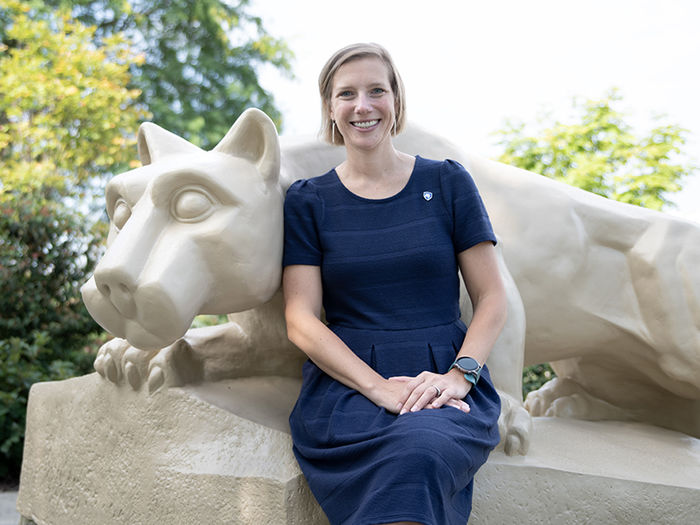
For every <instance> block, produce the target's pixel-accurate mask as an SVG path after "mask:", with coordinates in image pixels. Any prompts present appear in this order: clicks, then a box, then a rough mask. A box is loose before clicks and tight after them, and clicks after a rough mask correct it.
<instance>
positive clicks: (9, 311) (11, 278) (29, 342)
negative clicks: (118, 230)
mask: <svg viewBox="0 0 700 525" xmlns="http://www.w3.org/2000/svg"><path fill="white" fill-rule="evenodd" d="M86 230H87V225H86V222H85V221H82V220H80V219H78V218H76V217H75V215H74V214H73V213H72V212H71V211H70V210H67V209H66V207H65V206H63V205H61V204H60V203H59V202H51V201H47V200H43V199H41V198H36V196H34V195H31V194H25V195H23V196H22V197H20V198H16V199H13V200H12V201H4V202H2V201H0V312H1V314H2V315H0V479H3V478H6V477H10V478H14V477H16V476H17V474H18V473H19V468H20V465H21V458H22V442H23V438H24V424H25V410H26V403H27V397H28V393H29V388H30V387H31V385H32V384H33V383H35V382H37V381H47V380H57V379H65V378H67V377H71V376H74V375H79V374H84V373H86V372H88V371H89V370H90V369H91V365H92V360H93V359H94V348H95V344H94V340H95V339H97V338H98V337H100V336H99V335H98V333H99V331H100V330H99V327H98V326H97V325H96V323H95V322H94V321H93V320H92V318H91V317H90V315H89V314H88V312H87V310H86V309H85V306H84V305H83V303H82V301H81V300H80V294H79V287H80V285H81V284H82V283H83V282H84V281H85V278H86V275H88V274H89V273H90V272H91V271H92V268H93V266H94V263H95V261H96V258H97V255H98V248H97V243H96V241H94V240H91V239H94V237H92V236H90V235H88V232H87V231H86Z"/></svg>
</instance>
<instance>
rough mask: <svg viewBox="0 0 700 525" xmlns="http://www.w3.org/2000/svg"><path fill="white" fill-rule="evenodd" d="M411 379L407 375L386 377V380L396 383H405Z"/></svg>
mask: <svg viewBox="0 0 700 525" xmlns="http://www.w3.org/2000/svg"><path fill="white" fill-rule="evenodd" d="M411 379H413V378H412V377H408V376H393V377H390V378H388V381H394V382H396V383H407V382H409V381H410V380H411Z"/></svg>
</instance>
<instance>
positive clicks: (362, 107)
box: [355, 93, 372, 113]
mask: <svg viewBox="0 0 700 525" xmlns="http://www.w3.org/2000/svg"><path fill="white" fill-rule="evenodd" d="M355 100H356V103H355V112H356V113H367V112H369V111H372V102H371V99H370V97H369V95H368V94H367V93H359V94H358V95H357V98H356V99H355Z"/></svg>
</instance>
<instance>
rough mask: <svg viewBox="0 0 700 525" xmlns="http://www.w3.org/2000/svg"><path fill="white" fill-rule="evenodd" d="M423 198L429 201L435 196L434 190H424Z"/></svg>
mask: <svg viewBox="0 0 700 525" xmlns="http://www.w3.org/2000/svg"><path fill="white" fill-rule="evenodd" d="M423 198H424V199H425V200H427V201H429V200H430V199H432V198H433V192H432V191H424V192H423Z"/></svg>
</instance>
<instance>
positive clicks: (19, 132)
mask: <svg viewBox="0 0 700 525" xmlns="http://www.w3.org/2000/svg"><path fill="white" fill-rule="evenodd" d="M0 13H1V16H0V20H1V21H2V24H3V43H2V48H1V49H0V478H4V477H10V478H13V477H16V476H17V475H18V473H19V466H20V464H21V457H22V441H23V436H24V421H25V409H26V402H27V397H28V391H29V387H30V386H31V385H32V384H33V383H34V382H36V381H46V380H49V379H63V378H66V377H70V376H72V375H75V374H81V373H85V372H87V371H89V369H90V366H91V362H92V359H93V357H94V353H92V352H93V351H94V347H95V345H94V344H91V342H92V341H93V340H94V339H95V338H97V337H99V336H98V335H97V334H99V333H100V332H101V330H100V329H99V327H98V326H97V324H96V323H95V322H94V321H93V320H92V319H91V317H90V316H89V315H88V313H87V311H86V309H85V307H84V305H83V304H82V301H81V299H80V294H79V286H80V284H81V283H83V282H84V281H85V280H86V279H87V276H88V275H89V273H90V272H91V271H92V267H93V265H94V262H95V260H96V257H97V244H98V243H99V244H101V240H100V239H101V237H100V236H99V235H97V236H96V235H95V232H94V231H90V229H91V228H92V227H91V226H90V223H89V222H88V221H87V220H86V219H85V217H84V216H83V213H81V211H80V208H84V207H85V206H84V205H81V204H80V194H81V192H82V191H83V190H84V189H86V188H89V184H90V181H91V180H92V179H94V178H95V177H98V176H100V175H103V174H105V173H108V172H110V171H111V170H113V169H115V167H116V168H118V167H120V166H125V165H126V164H127V163H128V161H129V160H130V159H131V158H133V151H132V150H133V145H134V143H135V138H134V133H135V130H136V127H137V124H138V121H139V120H141V119H142V118H143V117H144V116H145V115H146V113H145V111H144V109H143V108H140V107H139V105H138V103H137V100H136V99H137V97H138V95H139V93H138V91H137V90H134V89H127V88H126V87H125V86H126V85H127V84H128V82H129V78H130V77H129V66H130V64H131V63H132V62H133V61H138V57H136V56H135V55H134V54H133V53H132V52H131V51H130V48H129V46H128V41H127V40H126V39H124V37H123V36H121V35H118V34H113V35H111V36H109V37H105V38H97V37H96V34H95V28H94V27H87V26H85V25H84V24H82V23H80V22H78V21H75V20H72V19H71V18H70V17H69V15H68V14H67V13H65V12H58V13H43V14H42V15H41V16H38V15H37V13H36V12H34V11H32V9H31V7H30V6H29V5H28V4H26V3H23V2H18V1H16V0H0Z"/></svg>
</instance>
